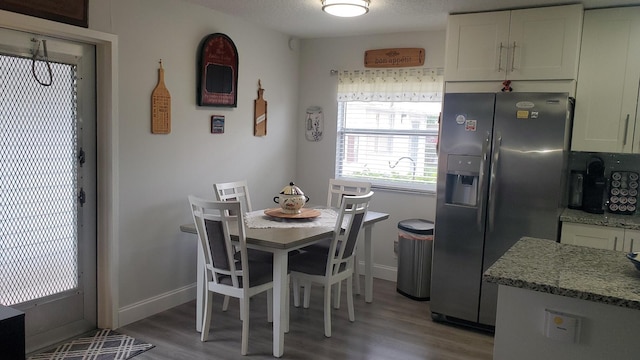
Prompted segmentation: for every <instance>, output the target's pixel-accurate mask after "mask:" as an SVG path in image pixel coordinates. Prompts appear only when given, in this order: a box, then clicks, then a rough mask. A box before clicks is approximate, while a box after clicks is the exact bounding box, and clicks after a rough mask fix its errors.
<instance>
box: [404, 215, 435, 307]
mask: <svg viewBox="0 0 640 360" xmlns="http://www.w3.org/2000/svg"><path fill="white" fill-rule="evenodd" d="M434 228H435V225H434V223H433V222H431V221H428V220H423V219H408V220H402V221H400V222H399V223H398V278H397V283H396V284H397V285H396V286H397V288H396V290H397V291H398V292H399V293H400V294H402V295H404V296H407V297H409V298H411V299H414V300H420V301H426V300H429V298H430V293H431V292H430V288H431V256H432V252H433V231H434Z"/></svg>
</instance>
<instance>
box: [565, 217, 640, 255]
mask: <svg viewBox="0 0 640 360" xmlns="http://www.w3.org/2000/svg"><path fill="white" fill-rule="evenodd" d="M560 242H561V243H563V244H571V245H580V246H587V247H592V248H596V249H607V250H618V251H625V252H630V251H640V231H638V230H630V229H622V228H615V227H609V226H597V225H586V224H576V223H568V222H563V223H562V234H561V236H560Z"/></svg>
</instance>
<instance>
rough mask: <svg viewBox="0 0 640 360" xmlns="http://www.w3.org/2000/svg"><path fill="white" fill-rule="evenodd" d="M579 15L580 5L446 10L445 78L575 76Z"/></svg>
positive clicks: (554, 78) (579, 27) (546, 77)
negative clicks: (451, 12)
mask: <svg viewBox="0 0 640 360" xmlns="http://www.w3.org/2000/svg"><path fill="white" fill-rule="evenodd" d="M582 17H583V9H582V5H579V4H577V5H567V6H556V7H544V8H534V9H522V10H512V11H495V12H486V13H475V14H460V15H450V16H449V20H448V23H447V40H446V44H447V45H446V54H445V80H446V81H491V80H565V79H575V78H576V74H577V69H578V55H579V49H580V35H581V32H582Z"/></svg>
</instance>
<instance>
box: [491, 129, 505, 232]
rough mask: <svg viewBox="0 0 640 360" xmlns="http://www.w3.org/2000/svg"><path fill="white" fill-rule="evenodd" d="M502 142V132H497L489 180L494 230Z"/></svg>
mask: <svg viewBox="0 0 640 360" xmlns="http://www.w3.org/2000/svg"><path fill="white" fill-rule="evenodd" d="M501 144H502V134H501V133H500V132H498V133H497V137H496V139H495V141H494V144H493V161H492V162H491V180H490V181H489V231H493V225H494V224H493V223H494V220H495V215H496V191H497V190H496V188H497V187H498V184H497V182H498V181H497V180H496V179H497V173H498V164H499V160H500V145H501Z"/></svg>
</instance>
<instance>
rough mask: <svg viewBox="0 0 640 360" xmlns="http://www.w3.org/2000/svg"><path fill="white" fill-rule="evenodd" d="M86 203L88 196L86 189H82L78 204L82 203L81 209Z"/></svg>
mask: <svg viewBox="0 0 640 360" xmlns="http://www.w3.org/2000/svg"><path fill="white" fill-rule="evenodd" d="M86 201H87V195H86V194H85V193H84V189H83V188H80V193H79V194H78V202H80V207H82V206H83V205H84V203H85V202H86Z"/></svg>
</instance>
